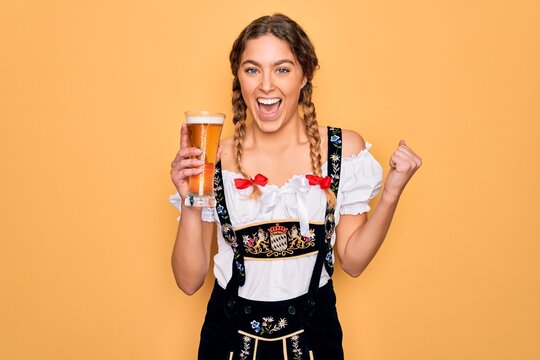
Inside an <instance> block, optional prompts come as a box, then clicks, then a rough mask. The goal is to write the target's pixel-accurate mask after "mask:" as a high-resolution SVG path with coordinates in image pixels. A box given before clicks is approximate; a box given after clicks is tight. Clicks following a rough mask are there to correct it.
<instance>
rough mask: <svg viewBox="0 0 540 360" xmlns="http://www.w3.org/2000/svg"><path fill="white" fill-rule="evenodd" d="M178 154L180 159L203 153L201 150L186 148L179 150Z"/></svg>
mask: <svg viewBox="0 0 540 360" xmlns="http://www.w3.org/2000/svg"><path fill="white" fill-rule="evenodd" d="M179 153H180V156H181V157H182V158H189V157H195V156H199V155H201V154H202V153H203V151H202V150H201V149H197V148H194V147H188V148H184V149H180V152H179Z"/></svg>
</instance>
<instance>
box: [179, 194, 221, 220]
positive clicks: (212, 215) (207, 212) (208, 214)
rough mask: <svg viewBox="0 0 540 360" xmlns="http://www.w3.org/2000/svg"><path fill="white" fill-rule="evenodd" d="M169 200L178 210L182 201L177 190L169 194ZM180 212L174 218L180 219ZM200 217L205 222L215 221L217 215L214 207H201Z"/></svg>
mask: <svg viewBox="0 0 540 360" xmlns="http://www.w3.org/2000/svg"><path fill="white" fill-rule="evenodd" d="M169 202H170V203H171V204H172V205H173V206H174V207H175V208H177V209H178V211H180V205H181V203H182V198H181V197H180V194H178V192H177V193H176V194H174V195H171V196H169ZM181 216H182V214H180V215H179V216H178V218H177V219H176V220H178V221H180V217H181ZM201 219H202V220H203V221H207V222H215V221H217V215H216V211H215V208H203V209H202V211H201Z"/></svg>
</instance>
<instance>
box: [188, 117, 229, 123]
mask: <svg viewBox="0 0 540 360" xmlns="http://www.w3.org/2000/svg"><path fill="white" fill-rule="evenodd" d="M224 120H225V119H224V118H223V117H222V116H190V115H187V116H186V122H187V123H188V124H216V125H222V124H223V121H224Z"/></svg>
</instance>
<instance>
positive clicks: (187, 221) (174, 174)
mask: <svg viewBox="0 0 540 360" xmlns="http://www.w3.org/2000/svg"><path fill="white" fill-rule="evenodd" d="M201 152H202V151H201V150H200V149H196V148H193V147H190V145H189V138H188V132H187V127H186V125H185V124H184V125H183V126H182V130H181V135H180V151H178V153H177V154H176V157H175V159H174V160H173V162H172V163H171V180H172V182H173V183H174V185H175V187H176V189H177V191H178V194H179V195H180V198H181V199H182V201H181V204H182V205H181V214H182V215H181V218H180V221H179V223H178V232H177V234H176V241H175V243H174V249H173V253H172V259H171V262H172V268H173V273H174V277H175V279H176V283H177V285H178V287H179V288H180V289H181V290H182V291H183V292H184V293H186V294H188V295H192V294H194V293H195V292H196V291H197V290H199V289H200V287H201V286H202V284H203V283H204V279H205V278H206V274H207V273H208V267H209V263H210V247H211V241H212V234H213V230H214V224H213V223H209V222H205V221H202V219H201V211H202V210H201V209H199V208H195V207H188V206H184V200H185V198H186V196H187V192H188V178H189V177H190V176H191V175H196V174H200V173H201V172H202V168H201V165H202V164H203V161H201V160H199V159H196V158H195V157H196V156H198V155H200V154H201Z"/></svg>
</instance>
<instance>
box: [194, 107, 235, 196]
mask: <svg viewBox="0 0 540 360" xmlns="http://www.w3.org/2000/svg"><path fill="white" fill-rule="evenodd" d="M185 114H186V123H187V126H188V134H189V141H190V143H191V146H192V147H196V148H199V149H201V150H202V151H203V153H202V154H201V155H200V156H199V157H198V158H199V159H200V160H202V161H204V165H202V166H203V171H202V173H200V174H198V175H193V176H190V177H189V190H188V195H187V197H186V200H185V204H186V205H187V206H196V207H215V206H216V199H215V196H214V171H215V164H216V162H217V152H218V147H219V138H220V136H221V129H222V128H223V122H224V121H225V115H224V114H221V113H212V112H209V111H188V112H186V113H185Z"/></svg>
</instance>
